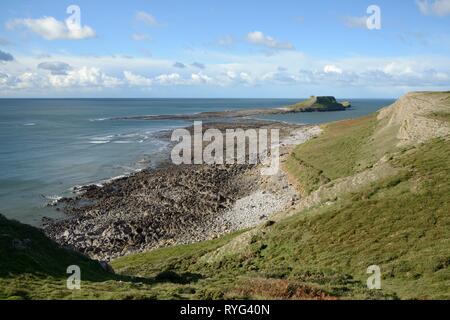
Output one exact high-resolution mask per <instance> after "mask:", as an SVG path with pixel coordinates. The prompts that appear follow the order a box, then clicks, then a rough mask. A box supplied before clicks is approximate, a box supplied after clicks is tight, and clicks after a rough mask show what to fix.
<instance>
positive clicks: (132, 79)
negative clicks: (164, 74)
mask: <svg viewBox="0 0 450 320" xmlns="http://www.w3.org/2000/svg"><path fill="white" fill-rule="evenodd" d="M123 75H124V77H125V80H126V81H127V83H128V84H129V85H130V86H137V87H147V86H151V85H152V84H153V80H152V79H149V78H146V77H143V76H140V75H137V74H134V73H132V72H131V71H124V72H123Z"/></svg>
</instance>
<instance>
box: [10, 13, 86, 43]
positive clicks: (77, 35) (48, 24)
mask: <svg viewBox="0 0 450 320" xmlns="http://www.w3.org/2000/svg"><path fill="white" fill-rule="evenodd" d="M20 26H22V27H25V28H27V29H28V30H30V31H31V32H33V33H35V34H37V35H39V36H41V37H42V38H44V39H46V40H81V39H87V38H92V37H95V31H94V30H93V29H92V28H91V27H89V26H80V27H76V26H75V25H73V24H71V23H68V22H67V21H65V22H62V21H59V20H56V19H55V18H53V17H43V18H40V19H14V20H9V21H8V22H7V23H6V28H7V29H9V30H13V29H15V28H17V27H20Z"/></svg>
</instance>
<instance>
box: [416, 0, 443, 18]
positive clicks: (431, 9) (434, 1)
mask: <svg viewBox="0 0 450 320" xmlns="http://www.w3.org/2000/svg"><path fill="white" fill-rule="evenodd" d="M416 4H417V6H418V7H419V10H420V12H421V13H422V14H424V15H436V16H447V15H450V0H431V1H430V0H416Z"/></svg>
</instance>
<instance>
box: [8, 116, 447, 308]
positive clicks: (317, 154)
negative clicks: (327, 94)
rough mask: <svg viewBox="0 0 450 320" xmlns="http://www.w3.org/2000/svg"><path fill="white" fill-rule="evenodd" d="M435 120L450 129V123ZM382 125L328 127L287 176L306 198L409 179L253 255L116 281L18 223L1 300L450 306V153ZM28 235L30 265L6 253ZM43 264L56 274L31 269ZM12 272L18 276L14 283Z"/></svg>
mask: <svg viewBox="0 0 450 320" xmlns="http://www.w3.org/2000/svg"><path fill="white" fill-rule="evenodd" d="M431 116H433V117H435V118H439V119H440V120H447V121H448V114H447V113H444V114H443V113H437V114H435V115H431ZM377 125H379V124H378V123H377V120H376V118H375V116H369V117H364V118H361V119H357V120H349V121H341V122H337V123H332V124H328V125H326V126H325V128H324V133H323V135H321V136H320V137H319V138H317V139H314V140H312V141H310V142H308V143H306V144H304V145H302V146H300V147H298V148H297V149H296V150H295V153H294V154H293V156H292V157H291V158H290V159H289V160H288V162H287V167H288V169H289V171H290V172H291V174H292V176H294V177H295V178H296V179H297V180H298V182H299V184H300V185H301V186H302V188H301V189H302V192H303V193H305V194H308V193H310V192H312V191H314V190H316V189H317V188H318V187H319V186H320V185H322V184H324V183H327V182H329V181H333V180H335V179H338V178H342V177H346V176H350V175H352V174H354V173H357V172H359V171H362V170H364V169H366V168H368V167H370V166H371V165H373V163H375V162H376V161H377V160H378V159H379V158H381V157H382V156H383V155H385V154H391V155H390V156H389V157H388V158H389V159H390V160H389V162H390V163H391V165H393V166H395V167H397V168H400V169H402V170H401V171H400V173H399V174H397V175H396V176H393V177H390V178H388V179H385V180H383V181H378V182H376V183H373V184H372V185H369V186H367V187H365V188H363V189H361V190H358V192H356V193H353V194H348V195H344V196H342V197H339V199H338V200H337V202H335V203H334V204H333V205H330V206H320V207H315V208H312V209H309V210H308V211H306V212H299V213H298V214H296V215H294V216H292V217H291V218H289V219H287V220H284V221H281V222H278V223H275V224H273V225H271V226H267V227H266V228H264V229H263V230H264V231H263V232H260V233H257V234H256V235H255V236H253V238H252V239H251V244H250V245H249V248H248V250H246V251H245V253H239V254H238V253H233V252H228V253H227V254H225V255H223V256H222V257H221V258H220V259H216V260H211V261H209V260H206V259H204V256H205V253H208V252H213V251H214V250H216V249H217V248H219V247H221V246H222V245H224V244H226V243H228V242H229V241H230V240H232V239H233V238H235V237H236V236H237V234H232V235H229V236H227V237H223V238H220V239H217V240H214V241H209V242H202V243H198V244H193V245H187V246H178V247H171V248H165V249H159V250H155V251H151V252H147V253H142V254H137V255H130V256H127V257H124V258H120V259H117V260H115V261H113V262H112V265H113V267H114V268H115V270H116V271H118V272H120V273H121V274H122V276H111V275H108V274H106V275H105V273H103V272H101V271H99V270H98V267H97V266H96V265H93V264H92V263H93V262H92V261H90V260H87V259H86V258H83V257H80V256H78V255H74V254H73V253H68V252H67V251H61V249H59V248H57V247H56V246H54V245H53V244H48V243H46V241H48V240H43V239H42V237H43V235H42V234H40V233H39V234H35V232H37V231H36V230H35V229H34V228H31V227H25V226H23V225H14V226H9V227H8V228H10V229H5V227H4V225H5V224H6V225H8V224H9V222H8V223H5V222H4V221H3V220H2V221H0V222H1V223H0V228H1V229H0V236H1V237H2V238H0V239H1V241H2V242H1V246H0V248H1V249H0V250H2V252H0V254H1V255H2V256H5V255H6V257H8V260H10V262H7V263H8V264H5V262H3V264H1V263H0V298H1V297H10V296H21V297H28V298H80V297H84V298H85V297H87V298H144V297H146V298H176V299H177V298H198V299H204V298H274V299H277V298H312V299H322V298H326V299H329V298H335V297H337V298H390V297H399V298H446V299H450V292H449V289H448V287H449V283H450V244H449V241H450V240H449V239H450V216H449V214H448V213H449V212H450V200H449V198H448V195H449V194H450V181H449V180H450V164H449V161H448V159H449V158H450V143H449V141H448V140H447V141H446V140H443V139H436V140H433V141H430V142H428V143H426V144H424V145H421V146H416V147H410V148H406V149H403V150H397V149H396V148H395V142H396V141H395V139H394V138H393V137H392V133H389V132H388V133H386V132H384V133H383V134H384V136H381V135H377V134H376V133H377ZM393 152H395V154H394V153H393ZM299 168H301V169H302V170H300V169H299ZM305 170H306V171H307V172H308V173H307V174H305ZM30 228H31V229H30ZM18 229H19V230H21V231H20V232H21V234H17V235H14V237H15V238H21V239H23V238H25V237H27V238H30V234H31V236H32V237H33V238H34V237H36V239H37V240H36V242H34V240H33V243H35V244H36V246H35V247H34V248H33V250H32V251H33V253H30V254H31V258H30V257H29V256H27V254H28V253H27V254H25V257H21V256H20V254H23V253H17V252H15V251H6V252H3V250H4V248H5V247H7V246H8V245H9V243H10V242H11V237H9V238H7V239H6V240H5V238H4V235H5V233H6V234H8V233H13V232H16V231H15V230H18ZM5 230H6V231H5ZM39 239H40V240H39ZM41 240H42V241H43V243H40V242H39V241H41ZM38 244H39V245H38ZM243 245H244V244H243ZM40 251H42V255H40V254H41V253H39V252H40ZM18 255H19V256H18ZM46 257H50V258H51V259H55V258H54V257H56V259H55V260H58V261H59V262H60V261H63V262H64V263H63V264H62V265H64V266H61V267H56V265H58V262H54V263H53V262H52V260H47V258H46ZM30 259H31V260H30ZM33 260H36V261H47V262H45V264H44V265H39V264H38V265H37V266H38V268H37V269H36V268H35V267H36V265H35V266H33V267H32V268H31V267H30V268H24V266H26V265H29V264H30V266H31V263H33V262H32V261H33ZM74 260H76V262H77V263H73V261H74ZM11 261H12V262H11ZM53 261H54V260H53ZM80 263H84V264H85V266H84V267H82V270H85V269H86V270H88V272H90V273H89V274H90V276H89V278H90V279H86V281H85V282H83V283H82V290H81V291H76V292H69V291H68V290H65V289H64V287H65V277H66V275H65V267H66V265H68V264H80ZM46 264H50V265H51V266H48V265H46ZM372 264H377V265H379V266H380V267H381V271H382V274H383V280H382V290H381V291H369V290H367V289H365V281H366V279H367V275H366V273H365V272H366V268H367V267H368V266H369V265H372ZM53 269H54V270H53ZM4 270H8V271H10V270H13V271H14V270H15V271H14V272H13V273H11V274H9V275H6V274H5V272H4ZM35 270H39V272H38V273H36V272H35ZM49 270H50V271H49ZM51 270H53V271H51ZM2 271H3V272H2ZM129 276H140V277H142V278H141V279H134V278H130V277H129Z"/></svg>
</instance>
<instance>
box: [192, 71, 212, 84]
mask: <svg viewBox="0 0 450 320" xmlns="http://www.w3.org/2000/svg"><path fill="white" fill-rule="evenodd" d="M213 81H214V79H213V78H211V77H209V76H207V75H206V74H203V73H201V72H200V73H193V74H191V84H206V83H212V82H213Z"/></svg>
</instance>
